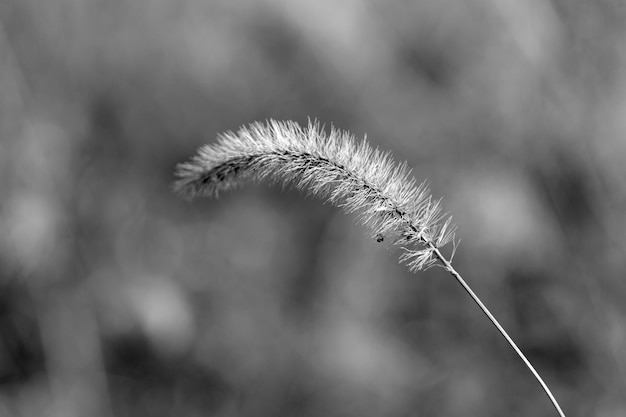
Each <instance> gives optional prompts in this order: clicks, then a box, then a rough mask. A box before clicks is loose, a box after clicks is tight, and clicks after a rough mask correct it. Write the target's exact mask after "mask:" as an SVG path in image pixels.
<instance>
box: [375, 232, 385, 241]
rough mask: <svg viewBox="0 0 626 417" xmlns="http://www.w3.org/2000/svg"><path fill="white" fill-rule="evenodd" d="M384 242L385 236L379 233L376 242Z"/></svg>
mask: <svg viewBox="0 0 626 417" xmlns="http://www.w3.org/2000/svg"><path fill="white" fill-rule="evenodd" d="M383 240H385V236H383V234H382V233H378V234H377V235H376V242H378V243H380V242H382V241H383Z"/></svg>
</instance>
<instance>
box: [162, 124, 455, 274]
mask: <svg viewBox="0 0 626 417" xmlns="http://www.w3.org/2000/svg"><path fill="white" fill-rule="evenodd" d="M176 175H177V177H178V180H177V181H176V182H175V184H174V188H175V190H177V191H178V192H180V193H182V194H184V195H187V196H189V197H195V196H198V195H208V196H218V194H219V193H220V192H221V191H226V190H229V189H231V188H233V187H235V186H237V185H238V184H240V183H241V182H242V181H244V180H247V179H253V180H263V179H266V178H268V179H272V180H274V181H278V182H283V183H285V184H293V185H295V186H296V187H297V188H300V189H303V190H307V191H308V192H309V193H311V194H315V195H319V196H321V197H323V198H325V199H326V200H328V201H329V202H331V203H333V204H335V205H337V206H338V207H340V208H342V209H343V210H344V211H345V212H347V213H352V212H357V213H359V218H360V221H361V222H362V223H363V224H365V225H368V226H370V227H371V228H372V230H373V232H374V233H373V235H374V236H375V237H376V240H377V241H382V240H383V239H387V238H391V239H390V240H391V241H392V242H393V243H394V244H396V245H400V246H401V247H402V248H403V250H404V252H403V253H402V255H401V256H400V260H401V261H402V262H405V263H406V264H407V265H408V266H409V268H410V269H411V270H420V269H424V268H428V267H429V266H432V265H434V264H435V262H436V261H437V257H436V253H435V252H436V250H437V249H438V248H440V247H442V246H444V245H446V244H447V243H450V242H454V231H455V227H454V226H453V225H452V223H451V218H450V217H448V216H447V215H445V214H443V213H442V210H441V200H433V199H432V197H431V195H430V190H429V189H428V186H427V185H426V184H425V183H421V184H419V185H417V182H416V180H415V179H414V178H413V177H412V176H411V171H410V169H409V168H408V165H407V164H406V163H401V164H397V163H394V162H393V160H392V158H391V156H390V154H389V153H385V152H381V151H379V150H378V149H374V148H372V147H371V146H370V145H369V144H368V143H367V141H366V140H364V141H362V142H361V143H356V141H355V138H354V136H353V135H351V134H350V133H348V132H346V131H340V130H337V129H335V128H333V127H331V129H330V133H328V134H326V133H325V131H324V130H323V127H320V125H319V123H318V122H317V121H309V123H308V126H307V127H301V126H300V125H298V124H297V123H295V122H291V121H287V122H280V121H275V120H270V121H268V122H266V123H260V122H257V123H253V124H251V125H249V126H244V127H241V128H240V129H239V130H238V131H237V132H236V133H234V132H232V131H229V132H226V133H224V134H222V135H220V136H218V141H217V143H215V144H211V145H206V146H204V147H202V148H201V149H200V150H199V151H198V154H197V155H196V156H195V157H193V158H192V159H191V160H190V161H189V162H186V163H182V164H179V165H178V167H177V172H176ZM446 217H447V218H446ZM455 247H456V246H455Z"/></svg>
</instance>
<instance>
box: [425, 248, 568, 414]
mask: <svg viewBox="0 0 626 417" xmlns="http://www.w3.org/2000/svg"><path fill="white" fill-rule="evenodd" d="M429 246H430V248H431V249H432V251H433V253H434V254H435V256H436V257H437V259H439V261H440V262H441V264H442V265H443V267H444V269H445V270H446V271H448V272H449V273H450V274H451V275H452V276H453V277H454V278H456V280H457V281H458V282H459V284H461V286H462V287H463V289H464V290H465V292H467V293H468V294H469V295H470V297H472V299H473V300H474V302H475V303H476V304H477V305H478V307H480V309H481V310H482V311H483V313H485V315H486V316H487V318H488V319H489V320H490V321H491V323H493V325H494V326H496V329H498V331H499V332H500V334H502V336H504V338H505V339H506V341H507V342H509V345H511V347H512V348H513V350H514V351H515V353H517V355H518V356H519V357H520V358H521V359H522V361H523V362H524V364H525V365H526V367H527V368H528V369H529V370H530V372H532V374H533V375H534V376H535V378H536V379H537V381H538V382H539V384H540V385H541V387H542V388H543V390H544V391H545V393H546V394H547V395H548V398H550V401H551V402H552V405H553V406H554V408H555V409H556V411H557V412H558V413H559V415H560V416H561V417H565V413H564V412H563V410H562V409H561V406H560V405H559V403H558V402H557V400H556V398H554V395H552V391H550V388H548V385H547V384H546V383H545V382H544V381H543V378H541V376H540V375H539V373H538V372H537V370H536V369H535V368H534V367H533V365H532V364H531V363H530V361H529V360H528V358H526V355H524V353H522V351H521V350H520V348H519V347H517V344H516V343H515V342H514V341H513V339H511V336H509V334H508V333H507V332H506V330H504V328H503V327H502V325H500V323H499V322H498V320H496V318H495V317H494V316H493V314H491V312H490V311H489V309H488V308H487V306H485V304H483V302H482V301H480V298H478V296H477V295H476V293H474V291H473V290H472V289H471V288H470V286H469V285H468V284H467V282H465V280H464V279H463V277H461V275H460V274H459V273H458V272H457V271H456V269H454V267H453V266H452V263H450V261H448V260H447V259H446V257H445V256H443V254H442V253H441V251H439V249H438V248H436V247H435V246H434V245H432V244H429Z"/></svg>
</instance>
